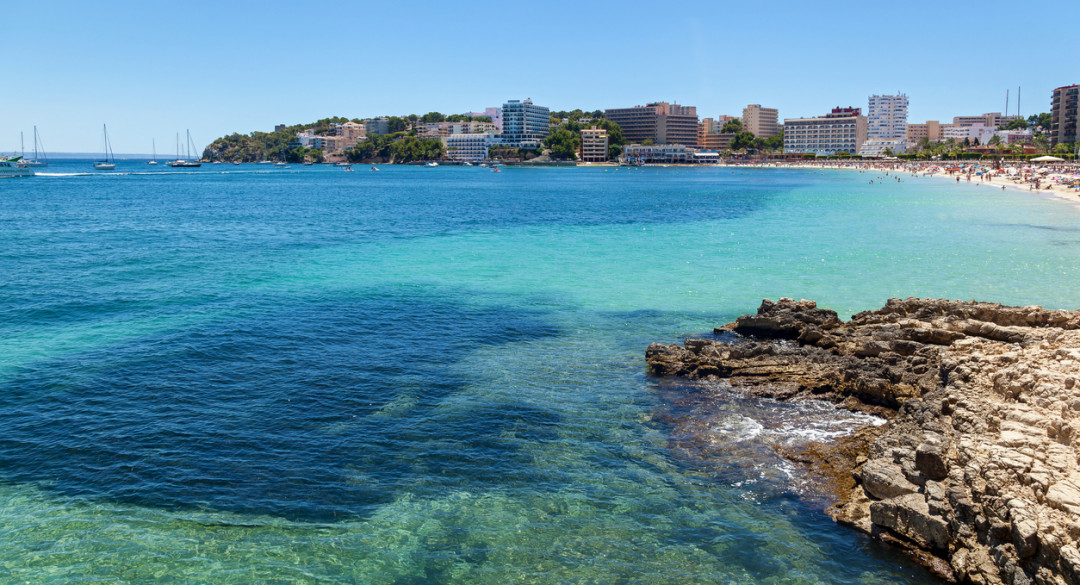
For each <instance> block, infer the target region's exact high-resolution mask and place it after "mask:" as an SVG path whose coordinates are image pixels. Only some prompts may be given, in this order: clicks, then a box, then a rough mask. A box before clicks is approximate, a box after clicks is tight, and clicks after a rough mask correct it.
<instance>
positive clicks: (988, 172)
mask: <svg viewBox="0 0 1080 585" xmlns="http://www.w3.org/2000/svg"><path fill="white" fill-rule="evenodd" d="M739 166H756V167H789V168H806V169H852V170H859V171H863V172H870V173H877V174H876V175H875V176H874V177H873V178H871V179H869V183H870V184H877V183H882V182H885V181H889V182H891V181H896V182H900V181H901V176H903V175H907V176H910V177H949V178H955V180H956V182H957V183H960V182H965V183H975V184H976V185H993V186H995V187H997V186H999V185H1000V186H1001V188H1002V189H1006V188H1009V187H1012V188H1015V189H1023V190H1027V191H1039V192H1045V193H1051V194H1054V195H1058V196H1067V195H1070V194H1071V195H1072V196H1074V197H1078V196H1080V163H1078V162H1053V163H1049V164H1047V163H1037V162H1034V161H1023V162H1009V161H994V162H991V163H989V164H988V163H987V162H985V161H980V162H970V161H968V162H964V161H955V162H943V161H933V162H907V161H896V160H890V161H869V160H860V161H820V162H819V161H800V162H770V163H760V164H746V163H743V164H740V165H739Z"/></svg>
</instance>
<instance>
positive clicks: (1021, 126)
mask: <svg viewBox="0 0 1080 585" xmlns="http://www.w3.org/2000/svg"><path fill="white" fill-rule="evenodd" d="M1027 127H1028V123H1027V121H1025V120H1024V119H1023V118H1019V119H1017V120H1013V121H1012V122H1009V123H1008V124H1006V125H1005V128H1004V129H1005V130H1026V129H1027Z"/></svg>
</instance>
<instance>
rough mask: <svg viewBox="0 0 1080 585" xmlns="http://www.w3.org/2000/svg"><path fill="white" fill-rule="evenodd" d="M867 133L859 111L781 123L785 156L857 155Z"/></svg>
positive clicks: (837, 111) (846, 110)
mask: <svg viewBox="0 0 1080 585" xmlns="http://www.w3.org/2000/svg"><path fill="white" fill-rule="evenodd" d="M906 130H907V128H906V127H905V131H906ZM866 131H867V130H866V116H863V115H862V110H861V108H833V111H832V112H830V113H829V114H826V115H824V116H821V117H819V118H788V119H785V120H784V152H791V153H805V154H816V155H821V156H827V155H833V154H838V153H841V152H846V153H848V154H860V151H861V149H862V145H863V143H864V142H866Z"/></svg>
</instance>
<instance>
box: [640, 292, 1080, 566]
mask: <svg viewBox="0 0 1080 585" xmlns="http://www.w3.org/2000/svg"><path fill="white" fill-rule="evenodd" d="M717 333H724V334H725V335H720V336H719V339H715V340H706V339H689V340H687V341H686V342H685V344H683V345H663V344H653V345H651V346H649V348H648V350H647V351H646V359H647V361H648V364H649V369H650V371H651V372H652V373H654V374H656V375H661V376H680V377H685V378H689V379H698V380H703V379H726V380H728V381H729V382H730V383H731V384H732V386H734V387H737V388H741V389H744V390H745V391H747V392H752V393H754V394H758V395H766V396H773V397H776V398H780V399H789V398H795V397H798V396H814V397H819V398H826V399H830V400H832V401H834V402H836V403H839V404H840V405H842V406H844V407H846V408H850V409H857V410H864V411H874V412H877V413H879V414H883V415H885V416H886V417H887V418H889V423H888V424H886V425H883V426H880V427H875V428H873V429H870V428H868V429H864V431H865V432H860V433H857V440H855V441H839V442H838V443H837V444H838V445H840V447H829V446H828V445H825V446H822V445H818V446H817V448H816V449H810V450H804V451H802V452H801V454H798V455H797V456H796V457H795V458H796V459H799V458H800V457H801V458H803V460H804V461H805V462H808V463H813V461H811V459H813V460H815V461H816V462H817V465H813V464H811V468H816V469H818V470H819V471H820V470H822V469H835V468H837V462H840V465H839V471H838V472H837V473H839V474H840V475H843V476H845V477H844V478H841V479H846V480H847V481H846V483H845V482H843V481H841V482H839V483H838V484H837V485H839V486H840V488H839V489H838V493H837V496H838V499H839V502H837V503H836V504H835V505H833V506H832V507H830V508H829V514H830V515H831V516H832V517H833V519H834V520H836V521H837V522H840V523H842V524H845V525H849V526H852V527H854V528H856V529H858V530H862V531H864V532H866V533H868V534H870V535H872V536H874V537H876V538H879V539H881V540H884V541H887V542H892V543H894V544H897V545H899V546H901V547H903V548H905V549H906V550H908V551H909V552H910V553H911V554H912V555H913V556H914V557H915V558H917V559H918V560H920V561H921V562H922V563H924V564H925V565H926V566H928V567H929V568H931V570H933V571H934V572H936V573H937V574H939V575H940V576H942V577H944V578H945V579H948V580H952V581H957V582H961V583H976V584H987V585H991V584H995V585H996V584H999V583H1006V584H1010V585H1023V584H1028V583H1037V584H1040V585H1050V584H1054V585H1059V584H1065V583H1070V584H1080V463H1078V448H1077V446H1078V445H1080V385H1078V384H1077V379H1078V378H1080V311H1047V310H1044V309H1043V308H1042V307H1036V306H1030V307H1009V306H1002V305H999V304H992V303H978V302H962V301H950V300H941V299H917V298H909V299H890V300H889V301H888V303H886V305H885V306H884V307H883V308H881V309H879V310H876V311H868V312H863V313H859V314H857V315H855V316H854V317H852V318H851V320H850V321H847V322H844V321H841V320H840V319H839V318H838V317H837V315H836V313H835V312H834V311H830V310H827V309H820V308H818V307H817V305H816V303H814V302H812V301H805V300H803V301H795V300H792V299H780V300H779V301H778V302H775V303H774V302H772V301H769V300H765V301H764V302H762V304H761V308H759V309H758V312H757V314H756V315H746V316H743V317H740V318H739V319H738V320H737V321H736V322H735V323H732V324H730V325H726V326H724V327H721V328H718V329H717ZM1074 439H1076V440H1077V444H1073V440H1074ZM853 445H855V449H856V451H855V452H852V446H853ZM830 449H832V450H836V449H842V450H843V451H844V452H843V453H839V454H838V455H837V456H836V457H833V455H831V454H830V452H829V451H830ZM808 453H809V454H808Z"/></svg>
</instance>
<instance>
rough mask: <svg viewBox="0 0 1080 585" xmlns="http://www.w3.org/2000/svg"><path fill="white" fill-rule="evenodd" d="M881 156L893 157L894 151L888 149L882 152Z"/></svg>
mask: <svg viewBox="0 0 1080 585" xmlns="http://www.w3.org/2000/svg"><path fill="white" fill-rule="evenodd" d="M881 154H883V155H885V156H893V154H894V153H893V149H891V148H888V147H886V148H885V150H883V151H881Z"/></svg>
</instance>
